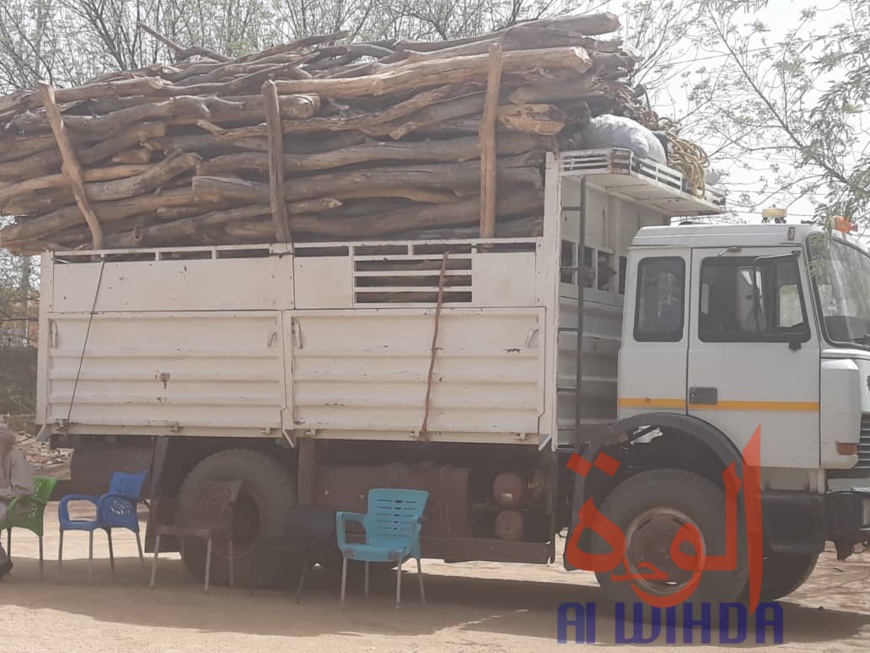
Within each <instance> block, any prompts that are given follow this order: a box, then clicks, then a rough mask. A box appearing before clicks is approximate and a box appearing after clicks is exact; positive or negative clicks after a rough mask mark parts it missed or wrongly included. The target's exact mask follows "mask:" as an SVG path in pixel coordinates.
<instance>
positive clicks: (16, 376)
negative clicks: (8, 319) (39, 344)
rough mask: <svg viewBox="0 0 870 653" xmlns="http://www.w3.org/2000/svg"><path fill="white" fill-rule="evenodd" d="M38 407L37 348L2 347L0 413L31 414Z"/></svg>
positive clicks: (0, 360)
mask: <svg viewBox="0 0 870 653" xmlns="http://www.w3.org/2000/svg"><path fill="white" fill-rule="evenodd" d="M35 407H36V349H35V348H33V347H8V346H7V347H0V414H11V415H21V414H31V413H33V412H34V410H35Z"/></svg>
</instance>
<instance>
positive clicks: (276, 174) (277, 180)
mask: <svg viewBox="0 0 870 653" xmlns="http://www.w3.org/2000/svg"><path fill="white" fill-rule="evenodd" d="M263 104H264V105H265V109H266V127H267V129H268V132H269V204H270V206H271V207H272V220H273V222H274V224H275V238H276V239H277V240H278V242H281V243H289V242H291V241H292V238H291V235H290V224H289V223H288V222H287V205H286V204H285V201H284V161H283V157H284V133H283V132H282V131H281V106H280V104H279V102H278V91H277V89H276V88H275V82H273V81H271V80H270V81H267V82H265V83H264V84H263Z"/></svg>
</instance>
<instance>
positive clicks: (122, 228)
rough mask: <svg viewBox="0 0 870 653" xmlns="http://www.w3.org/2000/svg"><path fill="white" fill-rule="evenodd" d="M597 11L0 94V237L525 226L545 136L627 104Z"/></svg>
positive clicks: (148, 34) (532, 211)
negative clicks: (469, 32)
mask: <svg viewBox="0 0 870 653" xmlns="http://www.w3.org/2000/svg"><path fill="white" fill-rule="evenodd" d="M619 27H620V26H619V21H618V19H617V18H616V17H615V16H614V15H613V14H609V13H602V14H590V15H583V16H566V17H558V18H552V19H545V20H537V21H530V22H525V23H520V24H517V25H514V26H511V27H508V28H506V29H503V30H500V31H498V32H493V33H490V34H482V35H480V36H477V37H472V38H468V39H462V40H459V41H452V42H443V41H442V42H431V43H429V42H417V41H414V42H412V41H395V40H391V41H380V42H375V43H366V42H360V41H349V40H348V39H349V38H350V35H349V34H348V33H347V32H336V33H332V34H324V35H319V36H311V37H307V38H305V39H302V40H299V41H296V42H293V43H283V44H274V45H271V46H270V47H268V48H266V49H264V50H262V51H260V52H250V53H246V54H245V55H244V56H242V57H237V58H231V57H228V56H225V55H223V54H221V53H217V52H210V51H208V50H206V49H203V48H200V47H197V46H196V45H195V44H181V43H176V42H175V41H173V40H172V39H168V38H167V37H165V36H163V35H162V34H160V33H159V32H157V31H156V30H154V29H152V27H151V26H148V25H140V29H141V30H142V38H143V39H146V40H147V39H155V40H156V41H157V42H160V43H162V44H163V45H165V46H166V47H168V48H169V49H170V51H171V52H172V53H173V55H174V59H175V60H174V61H173V62H171V64H159V63H158V64H154V65H150V66H148V67H147V68H143V69H141V70H134V71H114V72H113V71H106V74H102V75H100V76H99V77H97V78H95V79H94V80H92V81H91V82H89V83H86V84H83V85H81V86H75V87H71V88H57V89H52V88H50V87H48V86H46V85H41V86H40V87H39V88H36V89H32V90H24V91H19V92H16V93H13V94H10V95H7V96H5V97H0V214H2V215H4V216H11V217H12V218H13V220H12V221H11V222H10V224H8V225H7V226H6V227H4V228H2V229H0V246H2V247H4V248H6V249H8V250H10V251H12V252H13V253H38V252H39V251H41V250H44V249H46V248H47V249H66V248H79V249H87V248H99V247H101V246H103V247H110V248H128V247H143V246H186V245H198V244H208V245H224V244H226V245H231V244H236V243H250V242H260V243H267V242H275V241H283V242H304V241H309V242H311V241H323V240H360V239H365V238H378V239H384V238H387V239H390V238H437V237H444V238H460V237H461V238H469V237H475V236H476V235H482V236H483V237H485V238H503V237H513V236H516V235H538V234H540V231H541V220H542V217H543V213H542V212H543V182H542V174H543V173H542V170H543V162H544V155H545V153H546V152H547V151H548V150H559V149H566V146H567V145H572V144H576V142H577V138H578V134H579V133H580V130H581V129H582V127H583V126H584V125H585V124H586V123H587V122H588V121H589V120H590V119H591V118H592V117H594V116H597V115H600V114H602V113H612V114H616V115H641V114H642V107H640V106H637V105H636V104H635V103H636V102H637V100H636V99H635V98H636V94H634V93H633V92H632V88H631V86H630V81H629V79H630V73H631V71H632V70H633V68H634V66H635V65H636V63H637V56H636V55H635V54H634V53H633V52H632V51H630V50H628V49H625V48H623V47H622V45H621V42H620V41H619V40H618V39H612V38H611V39H610V40H605V39H601V38H599V37H601V36H604V35H609V34H613V33H615V32H617V31H618V30H619Z"/></svg>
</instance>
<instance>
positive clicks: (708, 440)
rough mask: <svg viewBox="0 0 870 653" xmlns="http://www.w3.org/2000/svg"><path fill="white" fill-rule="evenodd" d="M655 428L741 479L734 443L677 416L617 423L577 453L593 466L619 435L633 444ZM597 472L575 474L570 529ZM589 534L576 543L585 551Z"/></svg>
mask: <svg viewBox="0 0 870 653" xmlns="http://www.w3.org/2000/svg"><path fill="white" fill-rule="evenodd" d="M644 427H647V428H644ZM656 428H660V429H665V430H668V431H678V432H680V433H682V434H684V435H686V436H687V437H690V438H692V439H694V440H697V441H699V442H701V443H702V444H703V445H704V446H705V447H707V449H709V450H710V452H711V453H713V454H714V455H715V456H716V457H717V458H718V459H719V460H720V461H721V463H722V469H723V470H724V469H725V468H726V467H728V465H730V464H731V463H732V462H736V467H737V469H736V471H737V474H738V476H739V477H740V478H742V477H743V454H741V453H740V451H739V450H738V449H737V447H736V446H734V443H733V442H731V440H729V439H728V437H727V436H726V435H725V434H724V433H723V432H722V431H720V430H719V429H717V428H716V427H715V426H713V425H711V424H710V423H708V422H705V421H704V420H702V419H698V418H697V417H692V416H689V415H679V414H676V413H644V414H641V415H634V416H632V417H628V418H626V419H623V420H620V421H618V422H616V423H615V424H613V425H612V426H611V427H610V428H609V429H606V430H602V431H600V432H598V433H597V434H596V435H595V436H593V437H592V438H591V439H590V440H589V441H588V444H587V445H586V447H585V448H584V449H583V452H582V453H580V452H578V454H579V455H580V456H582V457H583V458H584V459H585V460H586V461H587V462H588V463H589V464H590V465H593V466H594V462H595V459H596V456H598V454H599V453H600V452H601V450H602V449H603V448H604V447H605V446H607V445H610V444H616V443H617V439H618V438H619V437H620V436H625V437H627V438H628V440H627V441H628V442H633V441H634V440H636V439H638V438H640V437H642V436H643V435H645V434H647V433H648V432H649V430H652V429H656ZM596 473H597V474H601V473H603V472H601V471H599V470H595V469H592V470H591V471H590V472H589V473H588V474H587V475H585V476H583V475H580V474H575V476H574V494H573V499H572V510H571V529H572V530H573V529H574V528H575V527H576V525H577V512H578V511H579V510H580V508H581V506H582V505H583V503H584V502H585V501H586V500H587V499H588V498H589V496H592V494H593V493H592V492H591V490H590V488H589V487H588V481H589V478H590V477H591V476H592V475H594V474H596ZM741 493H742V490H741ZM587 495H588V496H587ZM603 499H604V497H603V496H596V497H595V501H596V504H599V505H600V503H601V501H603ZM588 533H589V532H588V531H587V532H586V533H584V534H583V535H586V537H583V536H581V538H580V541H579V542H578V544H579V546H580V547H581V548H582V549H584V550H588V545H589V541H588ZM563 564H564V566H565V569H568V570H571V569H573V567H572V566H570V565H569V563H568V561H567V559H563Z"/></svg>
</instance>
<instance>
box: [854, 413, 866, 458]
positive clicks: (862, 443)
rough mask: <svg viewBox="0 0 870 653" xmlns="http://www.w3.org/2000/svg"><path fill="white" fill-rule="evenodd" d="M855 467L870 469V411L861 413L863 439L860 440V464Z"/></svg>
mask: <svg viewBox="0 0 870 653" xmlns="http://www.w3.org/2000/svg"><path fill="white" fill-rule="evenodd" d="M854 469H870V413H864V414H863V415H861V439H860V440H859V441H858V464H857V465H855V467H854Z"/></svg>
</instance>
